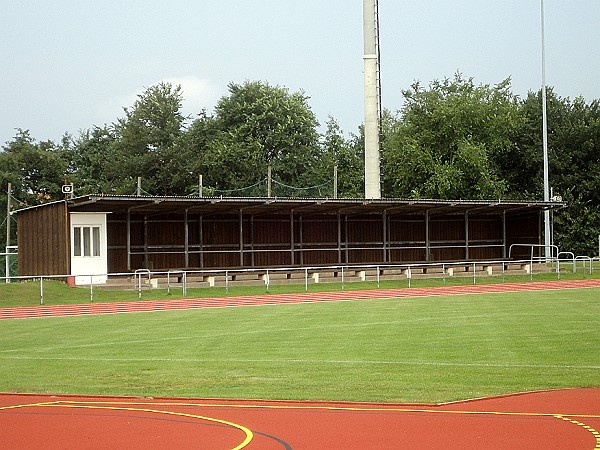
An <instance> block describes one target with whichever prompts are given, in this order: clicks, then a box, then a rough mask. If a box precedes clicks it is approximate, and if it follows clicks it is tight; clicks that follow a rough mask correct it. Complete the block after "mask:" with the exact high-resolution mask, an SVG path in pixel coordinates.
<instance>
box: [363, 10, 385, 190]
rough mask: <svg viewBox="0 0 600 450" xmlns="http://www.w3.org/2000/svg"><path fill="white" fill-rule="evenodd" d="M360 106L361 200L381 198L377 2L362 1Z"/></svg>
mask: <svg viewBox="0 0 600 450" xmlns="http://www.w3.org/2000/svg"><path fill="white" fill-rule="evenodd" d="M363 31H364V57H363V58H364V78H365V79H364V83H365V90H364V97H365V98H364V102H365V105H364V107H365V198H370V199H379V198H381V181H380V167H379V164H380V163H379V149H380V143H379V134H380V124H381V106H380V105H381V102H380V95H379V86H380V83H379V42H378V41H379V2H378V0H363Z"/></svg>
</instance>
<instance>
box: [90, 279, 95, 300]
mask: <svg viewBox="0 0 600 450" xmlns="http://www.w3.org/2000/svg"><path fill="white" fill-rule="evenodd" d="M93 301H94V277H93V276H92V275H90V303H93Z"/></svg>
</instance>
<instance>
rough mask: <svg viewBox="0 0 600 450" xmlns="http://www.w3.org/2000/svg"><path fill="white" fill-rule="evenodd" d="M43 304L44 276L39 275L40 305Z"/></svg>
mask: <svg viewBox="0 0 600 450" xmlns="http://www.w3.org/2000/svg"><path fill="white" fill-rule="evenodd" d="M43 304H44V277H40V305H43Z"/></svg>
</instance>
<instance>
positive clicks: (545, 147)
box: [540, 0, 552, 260]
mask: <svg viewBox="0 0 600 450" xmlns="http://www.w3.org/2000/svg"><path fill="white" fill-rule="evenodd" d="M540 11H541V19H542V142H543V144H542V145H543V156H544V201H545V202H549V201H550V182H549V180H548V172H549V169H548V114H547V106H546V44H545V24H544V22H545V20H544V0H540ZM550 245H551V239H550V210H549V209H546V210H544V248H545V251H544V256H545V257H546V260H549V259H550V258H552V255H551V253H550V252H551V247H550Z"/></svg>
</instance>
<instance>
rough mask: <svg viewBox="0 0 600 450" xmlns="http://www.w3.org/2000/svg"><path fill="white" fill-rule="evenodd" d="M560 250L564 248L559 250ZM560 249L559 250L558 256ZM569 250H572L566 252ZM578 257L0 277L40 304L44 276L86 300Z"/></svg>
mask: <svg viewBox="0 0 600 450" xmlns="http://www.w3.org/2000/svg"><path fill="white" fill-rule="evenodd" d="M563 253H564V252H563ZM563 253H560V254H558V253H557V256H559V255H562V254H563ZM570 255H572V254H570ZM578 261H582V263H583V266H584V268H586V267H587V266H588V265H589V273H590V274H592V273H593V259H592V258H589V257H573V256H572V257H569V258H564V259H560V258H558V257H557V258H555V259H553V260H552V262H551V263H546V262H545V261H544V262H542V261H536V260H535V259H532V258H530V259H525V260H490V261H463V262H437V263H414V264H368V265H331V266H304V267H301V266H299V267H278V268H253V269H207V270H170V271H151V270H148V269H139V270H136V271H135V272H133V273H131V272H127V273H108V274H88V275H76V276H73V275H47V276H9V277H0V281H6V282H8V281H15V282H16V281H39V292H40V304H44V297H45V286H44V283H45V281H49V280H61V281H66V280H69V279H70V280H73V279H74V278H76V279H77V282H78V285H79V286H80V287H86V286H88V287H89V293H90V294H89V295H90V296H89V298H90V302H93V301H94V290H95V289H109V288H113V289H121V290H131V291H136V292H137V298H138V299H142V296H143V292H144V291H146V290H152V289H166V290H167V293H168V294H171V291H172V290H174V289H181V292H182V296H183V297H186V296H187V294H188V289H189V288H190V287H193V288H199V287H222V288H224V289H225V294H229V289H230V287H231V286H233V285H244V284H251V285H261V284H263V285H264V287H265V289H266V291H267V292H268V291H269V288H270V286H271V285H272V284H278V283H296V284H301V283H303V284H304V289H305V291H308V290H309V285H311V284H319V283H338V284H340V287H341V289H345V288H346V284H347V283H348V282H352V283H354V282H361V281H362V282H364V281H371V282H376V285H377V287H380V283H381V281H384V280H390V281H391V280H395V281H399V280H404V281H406V282H407V284H408V287H409V288H410V287H411V282H412V280H414V279H418V278H438V279H439V278H441V279H443V283H444V284H446V281H447V280H448V279H450V278H458V277H462V278H472V283H473V284H477V280H478V278H481V277H485V276H501V277H502V282H504V281H505V277H506V275H508V274H517V273H522V274H527V275H529V276H530V279H531V280H533V275H534V272H535V271H536V270H537V272H538V273H552V272H553V271H555V272H556V276H557V278H558V279H560V270H561V269H560V267H561V263H562V264H563V265H564V264H565V263H567V264H573V272H575V270H576V263H577V262H578ZM98 279H108V282H107V283H106V284H97V282H96V280H98Z"/></svg>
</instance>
